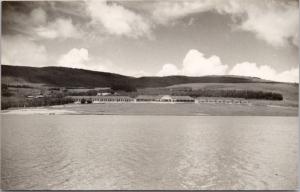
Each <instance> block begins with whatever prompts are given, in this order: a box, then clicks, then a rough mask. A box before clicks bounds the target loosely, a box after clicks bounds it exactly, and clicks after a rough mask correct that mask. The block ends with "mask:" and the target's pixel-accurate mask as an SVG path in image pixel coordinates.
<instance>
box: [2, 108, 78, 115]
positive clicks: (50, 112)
mask: <svg viewBox="0 0 300 192" xmlns="http://www.w3.org/2000/svg"><path fill="white" fill-rule="evenodd" d="M1 113H2V114H15V115H30V114H41V115H62V114H77V112H76V111H71V110H66V109H52V108H24V109H10V110H3V111H1Z"/></svg>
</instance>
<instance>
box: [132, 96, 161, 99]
mask: <svg viewBox="0 0 300 192" xmlns="http://www.w3.org/2000/svg"><path fill="white" fill-rule="evenodd" d="M160 98H161V96H159V95H139V96H137V97H136V99H149V100H153V99H160Z"/></svg>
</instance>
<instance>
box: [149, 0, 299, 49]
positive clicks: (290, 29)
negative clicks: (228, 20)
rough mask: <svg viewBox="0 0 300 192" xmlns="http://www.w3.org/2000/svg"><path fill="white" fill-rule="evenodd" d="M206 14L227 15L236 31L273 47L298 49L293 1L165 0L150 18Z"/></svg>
mask: <svg viewBox="0 0 300 192" xmlns="http://www.w3.org/2000/svg"><path fill="white" fill-rule="evenodd" d="M207 11H216V12H218V13H219V14H229V15H231V16H232V20H233V22H234V24H235V25H234V27H235V28H236V29H239V30H244V31H249V32H252V33H254V34H255V35H256V37H257V38H259V39H262V40H264V41H266V42H267V43H270V44H271V45H273V46H276V47H281V46H284V45H286V44H288V43H293V44H294V45H296V46H298V39H299V34H298V33H299V30H298V29H299V9H298V2H296V1H271V0H243V1H237V0H226V1H220V0H201V1H190V0H189V1H176V2H173V1H172V2H171V1H169V2H168V1H166V2H158V3H157V4H156V6H155V8H154V11H153V18H154V20H156V21H157V22H158V23H160V24H168V23H170V21H172V20H176V19H178V18H182V17H185V16H187V15H190V14H193V13H200V12H207Z"/></svg>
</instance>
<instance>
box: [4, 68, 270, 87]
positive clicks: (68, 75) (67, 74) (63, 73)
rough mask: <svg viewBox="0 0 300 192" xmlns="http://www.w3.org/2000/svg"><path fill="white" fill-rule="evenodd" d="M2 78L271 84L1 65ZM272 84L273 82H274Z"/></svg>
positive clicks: (69, 83) (107, 83)
mask: <svg viewBox="0 0 300 192" xmlns="http://www.w3.org/2000/svg"><path fill="white" fill-rule="evenodd" d="M1 77H2V79H3V78H8V79H21V80H24V82H28V83H37V84H45V85H49V86H58V87H111V86H130V87H136V88H145V87H166V86H171V85H176V84H185V83H272V81H266V80H262V79H259V78H252V77H242V76H215V75H213V76H201V77H188V76H167V77H139V78H136V77H130V76H124V75H120V74H115V73H107V72H98V71H89V70H84V69H74V68H66V67H42V68H37V67H25V66H10V65H2V66H1ZM273 83H274V82H273Z"/></svg>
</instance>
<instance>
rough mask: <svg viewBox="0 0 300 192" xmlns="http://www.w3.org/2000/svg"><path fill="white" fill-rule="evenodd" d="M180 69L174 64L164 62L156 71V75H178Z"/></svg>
mask: <svg viewBox="0 0 300 192" xmlns="http://www.w3.org/2000/svg"><path fill="white" fill-rule="evenodd" d="M179 74H181V71H180V70H179V69H178V68H177V67H176V65H174V64H170V63H168V64H164V65H163V67H162V69H161V70H160V71H159V72H158V73H157V76H170V75H179Z"/></svg>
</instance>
